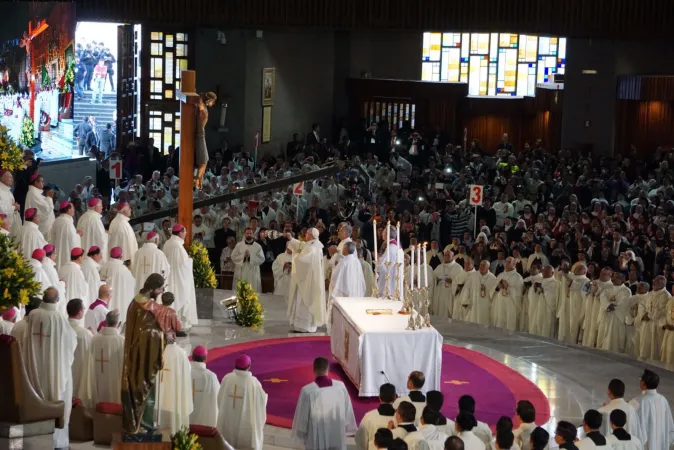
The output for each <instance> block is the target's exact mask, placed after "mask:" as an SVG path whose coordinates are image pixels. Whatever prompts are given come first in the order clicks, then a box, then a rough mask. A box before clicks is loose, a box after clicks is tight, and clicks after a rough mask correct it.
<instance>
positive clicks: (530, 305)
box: [517, 263, 543, 333]
mask: <svg viewBox="0 0 674 450" xmlns="http://www.w3.org/2000/svg"><path fill="white" fill-rule="evenodd" d="M541 270H542V267H541V266H540V264H538V263H534V264H532V265H531V267H530V268H529V276H528V277H526V278H524V279H523V280H522V286H523V287H522V309H521V310H520V317H519V324H518V326H517V329H518V330H519V331H522V332H524V333H529V332H530V331H531V330H530V329H529V326H530V325H531V319H530V318H531V317H536V307H537V305H536V302H535V301H534V300H533V296H534V290H533V285H534V283H540V282H541V280H542V279H543V274H542V273H541Z"/></svg>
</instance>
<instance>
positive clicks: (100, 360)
mask: <svg viewBox="0 0 674 450" xmlns="http://www.w3.org/2000/svg"><path fill="white" fill-rule="evenodd" d="M96 362H97V363H101V373H103V364H104V363H108V362H110V360H109V359H104V358H103V349H101V359H97V360H96Z"/></svg>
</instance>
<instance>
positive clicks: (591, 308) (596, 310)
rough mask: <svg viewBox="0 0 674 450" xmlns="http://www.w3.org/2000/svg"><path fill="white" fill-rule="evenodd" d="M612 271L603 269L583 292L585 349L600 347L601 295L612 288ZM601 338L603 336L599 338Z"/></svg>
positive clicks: (606, 268)
mask: <svg viewBox="0 0 674 450" xmlns="http://www.w3.org/2000/svg"><path fill="white" fill-rule="evenodd" d="M612 275H613V270H612V269H610V268H608V267H604V268H603V269H601V272H600V273H599V279H598V280H594V281H591V282H590V286H589V290H584V291H583V292H585V318H584V319H583V345H584V346H586V347H594V346H595V345H597V346H600V345H601V342H600V340H599V338H598V334H599V317H600V310H601V294H602V292H604V290H606V289H609V288H610V287H612V286H613V283H612V282H611V276H612ZM601 338H603V336H601Z"/></svg>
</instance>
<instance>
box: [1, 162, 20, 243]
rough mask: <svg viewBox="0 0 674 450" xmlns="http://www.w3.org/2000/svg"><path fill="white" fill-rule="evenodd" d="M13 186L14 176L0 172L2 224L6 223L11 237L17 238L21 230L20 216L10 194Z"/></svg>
mask: <svg viewBox="0 0 674 450" xmlns="http://www.w3.org/2000/svg"><path fill="white" fill-rule="evenodd" d="M13 185H14V176H13V175H12V172H10V171H9V170H4V169H1V170H0V214H4V215H5V219H4V222H7V229H8V230H9V232H10V234H11V235H12V236H17V235H18V234H19V230H20V229H21V214H20V213H19V204H18V203H17V202H16V201H15V199H14V194H12V186H13Z"/></svg>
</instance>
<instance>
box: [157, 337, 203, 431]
mask: <svg viewBox="0 0 674 450" xmlns="http://www.w3.org/2000/svg"><path fill="white" fill-rule="evenodd" d="M163 360H164V365H163V366H162V368H161V371H160V372H159V388H158V389H159V391H158V396H157V400H158V401H157V404H158V409H159V428H160V429H161V432H162V433H164V434H166V433H168V434H171V435H173V434H175V433H176V432H178V431H180V430H181V429H183V428H184V427H189V425H190V414H192V410H193V408H194V403H193V402H192V375H191V369H190V362H189V360H188V359H187V354H185V350H183V349H182V348H180V347H179V346H178V345H177V344H175V343H174V344H168V345H167V346H166V348H165V349H164V358H163Z"/></svg>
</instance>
